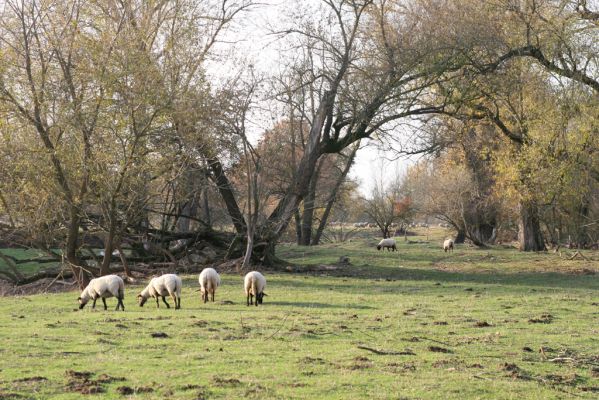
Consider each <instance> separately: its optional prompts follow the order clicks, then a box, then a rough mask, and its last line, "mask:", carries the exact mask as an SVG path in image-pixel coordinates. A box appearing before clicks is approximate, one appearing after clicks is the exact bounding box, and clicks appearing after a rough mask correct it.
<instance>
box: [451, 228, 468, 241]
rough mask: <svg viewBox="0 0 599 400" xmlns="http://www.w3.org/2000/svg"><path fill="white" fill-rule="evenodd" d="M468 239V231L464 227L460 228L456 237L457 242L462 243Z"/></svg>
mask: <svg viewBox="0 0 599 400" xmlns="http://www.w3.org/2000/svg"><path fill="white" fill-rule="evenodd" d="M465 241H466V232H464V230H463V229H458V234H457V235H456V237H455V239H454V241H453V242H454V243H455V244H462V243H464V242H465Z"/></svg>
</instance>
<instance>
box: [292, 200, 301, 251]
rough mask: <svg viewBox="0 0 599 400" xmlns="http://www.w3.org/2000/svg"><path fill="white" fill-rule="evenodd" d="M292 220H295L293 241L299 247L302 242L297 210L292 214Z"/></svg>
mask: <svg viewBox="0 0 599 400" xmlns="http://www.w3.org/2000/svg"><path fill="white" fill-rule="evenodd" d="M293 218H294V220H295V239H296V243H297V244H298V246H299V245H300V244H301V242H302V217H301V216H300V213H299V208H297V209H296V210H295V212H294V213H293Z"/></svg>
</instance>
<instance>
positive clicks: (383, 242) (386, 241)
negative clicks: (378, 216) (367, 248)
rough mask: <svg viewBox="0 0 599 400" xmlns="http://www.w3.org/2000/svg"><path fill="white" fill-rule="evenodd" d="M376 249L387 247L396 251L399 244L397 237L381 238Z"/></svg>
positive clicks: (388, 249)
mask: <svg viewBox="0 0 599 400" xmlns="http://www.w3.org/2000/svg"><path fill="white" fill-rule="evenodd" d="M376 249H377V250H380V249H387V251H396V250H397V246H396V245H395V239H392V238H387V239H383V240H381V241H380V242H379V244H377V246H376Z"/></svg>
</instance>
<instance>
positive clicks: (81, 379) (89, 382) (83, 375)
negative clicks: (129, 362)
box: [65, 370, 125, 394]
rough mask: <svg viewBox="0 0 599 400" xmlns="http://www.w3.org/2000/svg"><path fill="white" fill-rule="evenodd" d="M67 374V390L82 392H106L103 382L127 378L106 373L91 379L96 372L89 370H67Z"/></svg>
mask: <svg viewBox="0 0 599 400" xmlns="http://www.w3.org/2000/svg"><path fill="white" fill-rule="evenodd" d="M65 375H66V376H67V379H68V380H67V384H66V390H67V391H69V392H77V393H81V394H96V393H104V392H105V391H106V390H105V389H104V387H103V386H102V385H103V384H108V383H111V382H117V381H124V380H125V378H121V377H114V376H110V375H106V374H102V375H100V376H98V378H97V379H91V377H92V376H93V375H94V374H93V373H92V372H88V371H73V370H67V371H65Z"/></svg>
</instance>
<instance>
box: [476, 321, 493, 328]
mask: <svg viewBox="0 0 599 400" xmlns="http://www.w3.org/2000/svg"><path fill="white" fill-rule="evenodd" d="M474 326H475V327H476V328H487V327H489V326H493V325H491V324H490V323H488V322H487V321H478V322H476V323H475V324H474Z"/></svg>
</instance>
